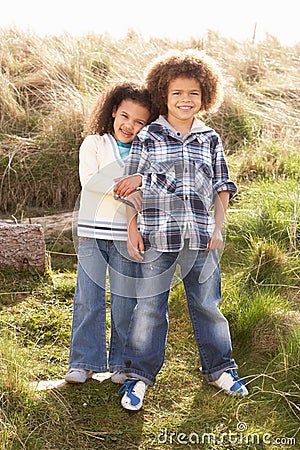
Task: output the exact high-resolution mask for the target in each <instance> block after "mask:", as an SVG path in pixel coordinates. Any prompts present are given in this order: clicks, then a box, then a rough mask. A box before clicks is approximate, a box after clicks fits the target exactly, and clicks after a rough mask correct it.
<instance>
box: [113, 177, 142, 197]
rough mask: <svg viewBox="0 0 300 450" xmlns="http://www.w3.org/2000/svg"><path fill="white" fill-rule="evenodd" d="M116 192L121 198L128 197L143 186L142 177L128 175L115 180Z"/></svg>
mask: <svg viewBox="0 0 300 450" xmlns="http://www.w3.org/2000/svg"><path fill="white" fill-rule="evenodd" d="M114 181H116V182H117V183H116V185H115V187H114V192H115V193H116V194H117V195H119V196H120V197H127V196H128V195H130V194H131V193H132V192H134V191H136V189H137V188H138V187H140V186H141V185H142V175H128V176H127V177H120V178H115V179H114Z"/></svg>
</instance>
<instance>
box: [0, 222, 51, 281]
mask: <svg viewBox="0 0 300 450" xmlns="http://www.w3.org/2000/svg"><path fill="white" fill-rule="evenodd" d="M0 267H13V268H15V269H17V270H29V269H34V270H36V271H38V272H40V273H44V272H45V269H46V244H45V237H44V232H43V227H42V226H41V225H39V224H30V225H29V224H26V225H25V224H0Z"/></svg>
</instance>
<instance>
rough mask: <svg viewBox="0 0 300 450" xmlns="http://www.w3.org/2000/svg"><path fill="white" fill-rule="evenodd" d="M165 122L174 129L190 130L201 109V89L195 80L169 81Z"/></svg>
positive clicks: (181, 78)
mask: <svg viewBox="0 0 300 450" xmlns="http://www.w3.org/2000/svg"><path fill="white" fill-rule="evenodd" d="M167 107H168V114H167V120H168V122H169V123H170V124H171V125H172V126H173V127H174V128H175V129H179V130H180V129H187V130H190V128H191V126H192V123H193V120H194V116H195V115H196V114H197V113H198V112H199V111H200V108H201V87H200V84H199V82H198V81H197V80H196V79H195V78H186V77H179V78H175V79H174V80H171V81H170V83H169V88H168V98H167Z"/></svg>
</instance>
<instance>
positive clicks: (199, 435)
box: [0, 30, 300, 450]
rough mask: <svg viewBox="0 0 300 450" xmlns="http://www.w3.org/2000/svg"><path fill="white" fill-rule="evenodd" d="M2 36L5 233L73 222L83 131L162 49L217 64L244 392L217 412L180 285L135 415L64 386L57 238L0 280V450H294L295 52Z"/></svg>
mask: <svg viewBox="0 0 300 450" xmlns="http://www.w3.org/2000/svg"><path fill="white" fill-rule="evenodd" d="M0 33H1V40H0V55H1V68H2V71H1V79H0V89H1V96H0V104H1V108H0V124H1V133H0V179H1V184H0V198H1V202H0V205H1V213H2V218H11V217H12V216H13V217H14V218H15V220H18V221H20V222H22V220H24V219H25V218H28V217H36V216H37V215H40V216H43V215H49V214H52V213H59V212H61V211H72V210H73V208H74V205H75V203H76V200H77V196H78V194H79V183H78V175H77V172H78V167H77V166H78V147H79V145H80V142H81V139H82V138H81V132H82V129H83V123H84V118H85V116H86V114H88V111H89V110H90V107H91V106H92V104H93V102H94V101H95V98H96V97H97V95H98V94H99V92H101V91H102V89H103V88H104V87H105V86H106V85H108V84H109V83H110V82H111V81H114V80H116V79H124V78H137V79H142V78H143V72H142V71H141V67H145V65H146V64H147V63H148V62H149V61H150V60H151V59H152V58H153V57H154V56H156V55H158V54H160V53H161V52H162V51H164V50H166V49H168V48H170V47H172V46H173V47H177V48H186V47H197V48H203V49H205V50H206V51H207V53H208V54H210V55H211V56H213V57H215V58H216V59H217V60H218V62H219V64H220V66H221V68H222V69H223V73H224V79H225V82H226V97H225V101H224V103H223V105H222V107H221V109H220V111H219V112H218V113H217V114H214V115H212V116H207V117H204V119H205V121H206V122H207V123H210V124H212V125H213V126H214V127H215V128H216V130H217V131H218V132H219V133H220V134H221V136H222V139H223V142H224V146H225V149H226V153H227V157H228V163H229V166H230V170H231V175H232V178H233V179H234V180H235V181H236V183H237V184H238V187H239V193H238V196H237V197H236V199H235V200H234V202H233V203H232V204H231V205H230V210H229V213H228V217H227V222H226V227H225V231H226V245H225V249H224V251H223V253H222V258H221V266H222V277H223V301H222V305H221V309H222V311H223V312H224V314H225V315H226V317H227V318H228V320H229V323H230V327H231V333H232V340H233V348H234V355H233V356H234V357H235V359H236V360H237V361H238V363H239V374H240V375H241V376H244V377H245V378H246V380H247V382H248V383H249V391H250V394H249V396H248V397H245V398H234V397H228V396H226V395H224V394H223V393H219V392H217V391H216V390H215V388H213V387H211V386H209V385H208V384H207V383H206V382H205V380H204V379H203V377H202V376H201V374H200V371H199V358H198V353H197V349H196V345H195V341H194V337H193V332H192V328H191V324H190V320H189V317H188V312H187V307H186V301H185V295H184V290H183V286H182V284H181V283H178V284H177V285H175V286H174V287H173V288H172V292H171V296H170V330H169V336H168V348H167V356H166V360H165V364H164V366H163V368H162V370H161V372H160V374H159V377H158V381H157V383H156V385H155V387H153V388H149V389H148V391H147V394H146V397H145V402H144V407H143V409H142V410H141V411H140V412H139V413H137V414H130V413H128V412H126V411H125V410H123V409H122V408H121V406H120V404H119V402H120V396H119V395H118V393H117V390H118V386H116V385H114V384H113V383H112V382H111V381H110V380H109V379H107V378H104V379H102V380H101V379H100V378H96V379H93V380H90V381H89V382H87V383H86V384H84V385H82V386H74V385H73V386H71V385H66V384H64V383H62V382H61V380H62V379H63V376H64V374H65V373H66V370H67V365H68V351H69V339H70V331H71V320H72V307H73V295H74V288H75V281H76V255H75V250H74V243H73V237H72V232H71V230H69V229H67V230H63V228H62V229H61V230H59V229H58V230H56V231H54V232H51V233H50V232H49V233H47V234H46V244H47V251H48V254H49V256H50V257H51V268H49V270H48V271H47V273H45V274H44V275H40V274H38V273H36V272H34V271H29V272H15V271H13V270H8V269H1V271H0V340H1V345H0V352H1V356H0V364H1V371H0V393H1V409H0V448H3V449H5V450H18V449H28V450H35V449H36V450H47V449H49V450H50V449H51V450H75V449H80V450H84V449H88V450H96V449H116V450H131V449H140V450H150V449H180V448H184V449H194V448H197V449H204V450H221V449H230V450H278V449H287V448H289V449H298V448H300V433H299V422H300V352H299V347H300V346H299V343H300V309H299V304H300V294H299V292H300V289H299V288H300V281H299V280H300V259H299V240H300V229H299V216H300V190H299V172H300V171H299V167H300V156H299V155H300V151H299V149H300V145H299V142H300V134H299V127H300V119H299V103H300V101H299V98H300V95H299V94H300V82H299V75H298V74H299V69H300V67H299V66H300V58H299V56H300V46H294V47H282V46H281V45H280V44H279V42H278V41H276V39H274V38H273V37H271V36H270V37H268V39H267V40H266V41H264V42H262V43H260V44H255V45H254V44H252V43H249V42H240V43H239V42H236V41H233V40H228V39H224V38H222V37H221V36H219V35H218V34H216V33H209V34H208V35H207V36H206V37H205V38H203V39H201V41H200V40H193V39H192V40H190V41H188V42H170V41H166V40H158V39H157V40H154V39H151V40H150V41H144V40H143V39H142V38H141V37H140V36H138V35H136V34H135V33H134V32H131V33H129V34H128V35H127V37H126V38H124V39H123V40H119V41H114V40H112V39H111V38H110V37H109V36H97V35H90V36H87V37H86V39H82V40H80V41H79V40H76V39H75V38H73V37H72V36H68V35H65V36H61V37H47V38H44V39H41V38H39V37H37V36H35V35H28V34H27V35H26V36H25V35H24V34H22V33H20V32H18V31H17V30H0ZM49 186H50V187H51V189H49ZM107 301H108V312H107V325H108V330H109V297H108V299H107ZM50 380H51V382H52V388H51V385H50V386H49V385H48V389H46V387H45V384H42V382H45V381H50Z"/></svg>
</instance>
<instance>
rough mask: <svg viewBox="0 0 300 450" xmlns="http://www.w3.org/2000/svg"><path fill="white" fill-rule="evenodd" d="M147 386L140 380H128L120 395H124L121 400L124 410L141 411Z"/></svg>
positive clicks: (120, 390)
mask: <svg viewBox="0 0 300 450" xmlns="http://www.w3.org/2000/svg"><path fill="white" fill-rule="evenodd" d="M146 389H147V385H146V384H145V383H144V382H143V381H140V380H132V379H127V380H126V381H125V382H124V384H123V386H122V387H120V389H119V391H118V393H119V394H124V395H123V397H122V399H121V405H122V406H123V408H125V409H128V410H130V411H139V410H140V409H141V407H142V406H143V400H144V395H145V391H146Z"/></svg>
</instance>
